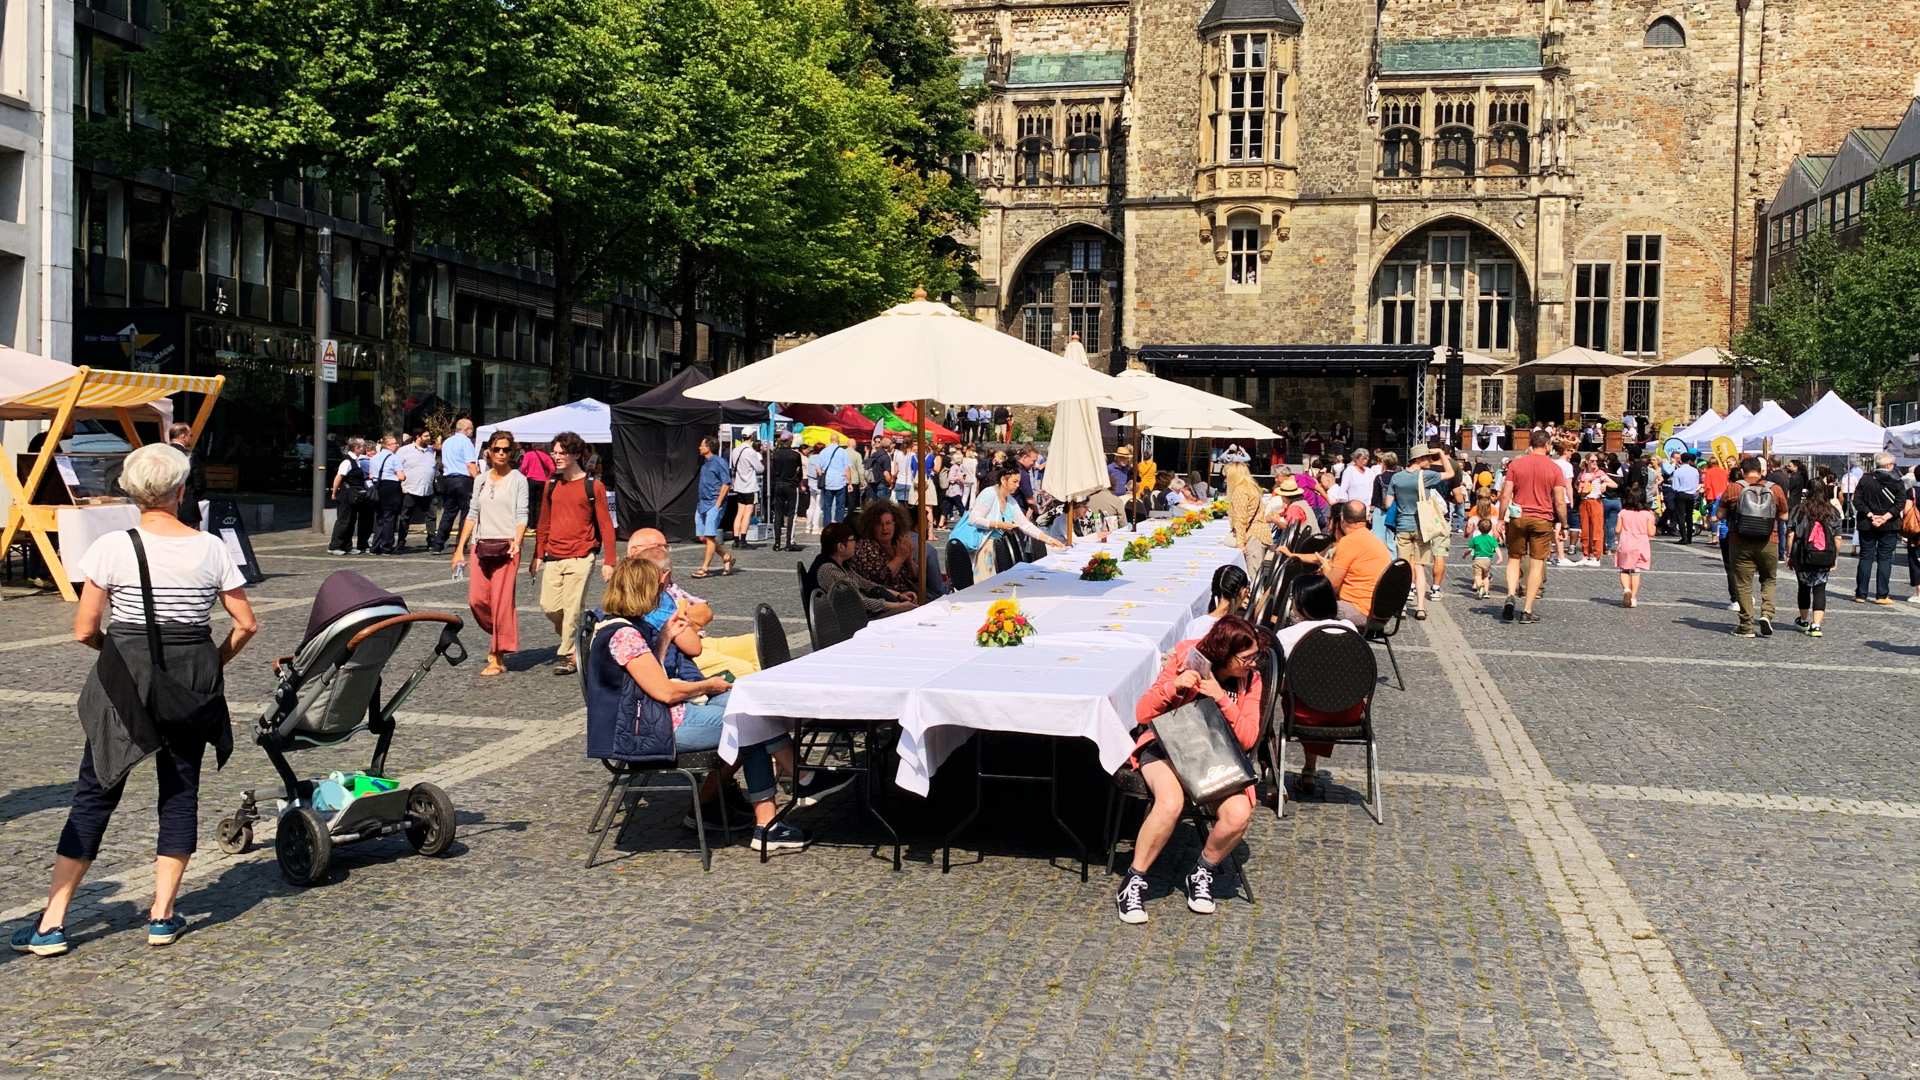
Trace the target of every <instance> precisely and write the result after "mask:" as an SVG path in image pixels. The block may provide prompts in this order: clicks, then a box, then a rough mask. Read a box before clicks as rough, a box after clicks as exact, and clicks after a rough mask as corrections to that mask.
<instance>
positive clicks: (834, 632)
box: [807, 589, 846, 652]
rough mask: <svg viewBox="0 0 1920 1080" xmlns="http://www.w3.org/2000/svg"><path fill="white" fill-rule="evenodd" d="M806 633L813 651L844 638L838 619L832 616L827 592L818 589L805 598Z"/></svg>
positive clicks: (835, 643)
mask: <svg viewBox="0 0 1920 1080" xmlns="http://www.w3.org/2000/svg"><path fill="white" fill-rule="evenodd" d="M807 634H808V635H809V637H810V640H812V642H813V651H814V652H819V651H820V650H821V649H824V648H826V647H827V646H829V645H838V644H840V643H841V642H842V641H845V640H846V635H845V634H842V633H841V632H840V620H838V619H836V618H834V617H833V606H832V605H831V604H829V603H827V594H826V593H824V592H821V591H820V590H819V589H815V590H813V595H812V596H810V597H808V598H807Z"/></svg>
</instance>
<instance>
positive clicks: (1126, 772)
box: [1106, 698, 1259, 903]
mask: <svg viewBox="0 0 1920 1080" xmlns="http://www.w3.org/2000/svg"><path fill="white" fill-rule="evenodd" d="M1181 708H1183V709H1213V710H1215V711H1216V712H1217V710H1218V706H1216V705H1214V703H1213V702H1212V701H1211V700H1210V699H1207V698H1201V699H1200V700H1198V701H1195V702H1191V703H1189V704H1186V705H1182V706H1181ZM1222 722H1223V723H1224V722H1225V721H1224V719H1223V720H1222ZM1258 749H1259V744H1258V743H1256V744H1255V750H1256V751H1257V750H1258ZM1131 803H1139V804H1141V806H1142V807H1143V808H1144V807H1146V806H1150V805H1152V803H1153V789H1152V788H1150V787H1148V786H1147V781H1146V778H1145V777H1142V776H1141V775H1140V771H1139V770H1138V769H1135V768H1134V767H1133V766H1131V765H1122V766H1120V771H1119V772H1116V773H1114V774H1113V787H1112V788H1110V789H1108V791H1107V813H1106V819H1107V821H1106V824H1107V873H1109V874H1112V873H1116V871H1115V870H1114V867H1113V860H1114V858H1115V857H1116V856H1117V855H1118V854H1119V851H1120V826H1121V824H1122V820H1123V819H1124V818H1125V817H1126V809H1127V806H1128V805H1130V804H1131ZM1141 816H1142V818H1144V817H1145V816H1146V811H1145V809H1142V810H1141ZM1181 817H1182V819H1183V820H1185V821H1187V822H1190V823H1191V824H1192V825H1193V831H1194V834H1195V836H1196V837H1197V838H1198V840H1199V843H1200V844H1201V845H1202V846H1205V845H1206V842H1207V834H1208V833H1210V832H1212V831H1213V819H1214V814H1213V809H1212V807H1207V806H1200V805H1198V804H1196V803H1195V802H1194V801H1193V800H1192V799H1188V800H1187V805H1186V809H1185V810H1183V811H1182V812H1181ZM1242 846H1244V843H1243V845H1242ZM1238 855H1239V853H1238V852H1235V853H1234V854H1233V855H1230V856H1229V858H1230V859H1231V860H1232V862H1233V868H1234V871H1235V873H1234V879H1235V883H1236V886H1237V889H1245V890H1246V894H1247V902H1248V903H1252V902H1253V882H1252V881H1250V880H1248V878H1247V864H1246V860H1245V859H1242V858H1239V857H1238Z"/></svg>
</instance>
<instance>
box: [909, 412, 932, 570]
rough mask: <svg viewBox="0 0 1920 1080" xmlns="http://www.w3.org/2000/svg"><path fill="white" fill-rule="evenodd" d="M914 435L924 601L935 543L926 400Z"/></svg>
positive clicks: (917, 561)
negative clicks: (930, 513) (929, 512)
mask: <svg viewBox="0 0 1920 1080" xmlns="http://www.w3.org/2000/svg"><path fill="white" fill-rule="evenodd" d="M913 434H914V441H913V453H914V458H915V461H914V463H913V465H914V469H913V475H914V476H915V477H917V478H918V479H919V483H918V484H916V485H915V488H916V492H915V494H916V497H917V498H918V500H919V504H920V505H919V508H918V509H916V510H915V511H914V514H913V520H914V522H915V528H916V530H917V531H918V532H919V535H920V542H919V543H917V544H915V545H914V546H913V547H914V551H913V561H914V565H916V566H918V567H919V575H920V599H921V600H923V601H924V600H925V599H926V598H927V545H928V544H929V543H931V542H932V541H933V530H932V529H930V528H929V527H928V526H929V525H930V524H931V522H930V521H929V520H928V519H927V464H928V462H929V461H931V460H932V459H931V457H930V455H928V454H927V452H926V446H927V399H926V398H921V399H920V400H919V401H918V402H917V403H916V404H915V406H914V410H913Z"/></svg>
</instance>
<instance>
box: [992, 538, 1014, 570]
mask: <svg viewBox="0 0 1920 1080" xmlns="http://www.w3.org/2000/svg"><path fill="white" fill-rule="evenodd" d="M1019 561H1020V556H1019V555H1018V554H1016V553H1015V552H1014V550H1013V541H1011V540H1009V539H1007V534H1006V533H996V534H995V535H994V538H993V572H994V573H996V574H1004V573H1006V572H1007V571H1008V570H1011V569H1013V564H1014V563H1017V562H1019Z"/></svg>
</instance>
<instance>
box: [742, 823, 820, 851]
mask: <svg viewBox="0 0 1920 1080" xmlns="http://www.w3.org/2000/svg"><path fill="white" fill-rule="evenodd" d="M747 846H748V847H750V848H752V849H753V850H755V851H798V850H800V849H801V848H803V847H806V846H807V834H806V833H803V832H801V831H800V830H799V829H796V828H794V827H793V826H791V825H789V824H787V823H786V822H784V821H776V822H774V823H773V824H771V825H755V826H754V827H753V839H751V840H749V841H747Z"/></svg>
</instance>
